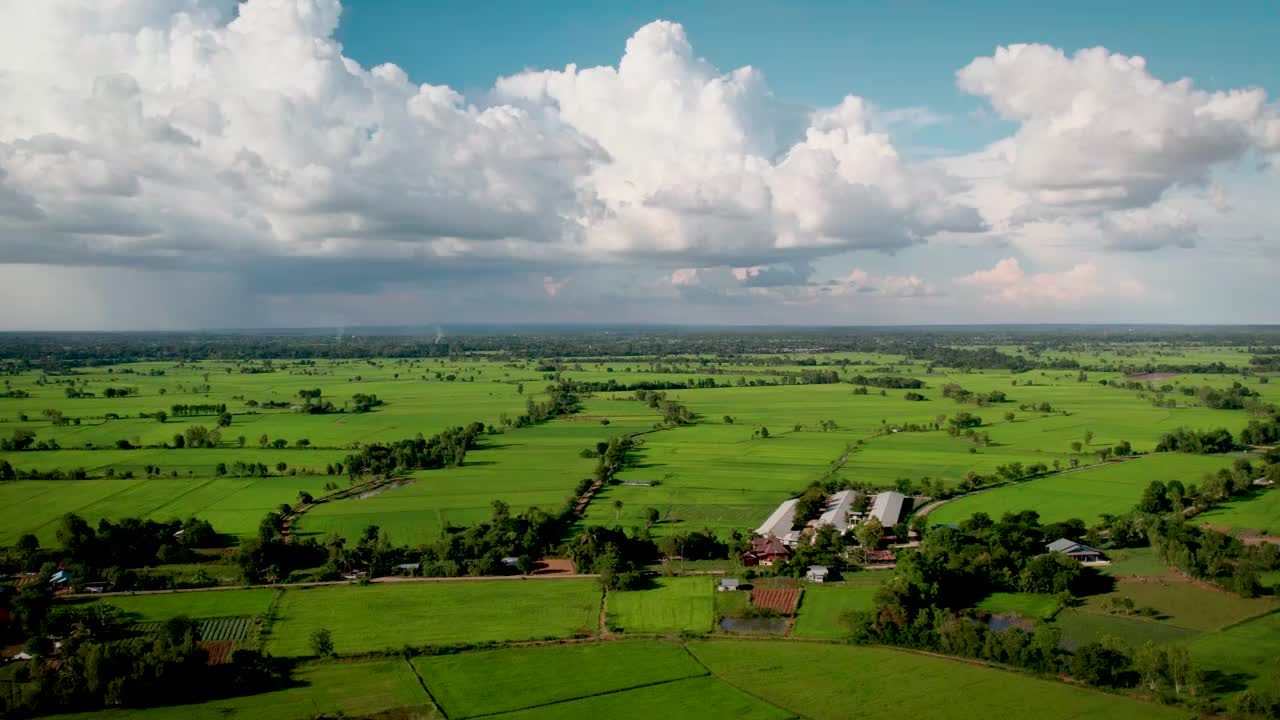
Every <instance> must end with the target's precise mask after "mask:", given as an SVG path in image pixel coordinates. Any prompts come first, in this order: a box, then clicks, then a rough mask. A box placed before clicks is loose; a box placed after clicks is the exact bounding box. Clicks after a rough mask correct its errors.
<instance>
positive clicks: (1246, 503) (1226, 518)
mask: <svg viewBox="0 0 1280 720" xmlns="http://www.w3.org/2000/svg"><path fill="white" fill-rule="evenodd" d="M1196 519H1197V520H1199V521H1203V522H1206V523H1209V524H1211V525H1219V526H1224V527H1228V528H1231V529H1233V530H1234V529H1248V530H1257V531H1259V532H1263V533H1266V534H1268V535H1280V489H1277V488H1272V489H1270V490H1262V491H1259V492H1256V493H1254V495H1253V496H1252V497H1242V498H1238V499H1235V500H1229V501H1227V502H1225V503H1223V504H1222V505H1221V506H1219V507H1216V508H1214V509H1212V510H1210V511H1208V512H1206V513H1203V514H1201V515H1199V516H1198V517H1197V518H1196Z"/></svg>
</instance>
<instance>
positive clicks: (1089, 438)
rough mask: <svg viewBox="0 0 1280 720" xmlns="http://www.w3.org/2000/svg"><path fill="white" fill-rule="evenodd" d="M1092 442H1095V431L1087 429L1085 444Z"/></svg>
mask: <svg viewBox="0 0 1280 720" xmlns="http://www.w3.org/2000/svg"><path fill="white" fill-rule="evenodd" d="M1091 443H1093V431H1092V430H1085V431H1084V444H1085V445H1089V444H1091Z"/></svg>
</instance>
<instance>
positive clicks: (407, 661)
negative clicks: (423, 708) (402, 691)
mask: <svg viewBox="0 0 1280 720" xmlns="http://www.w3.org/2000/svg"><path fill="white" fill-rule="evenodd" d="M400 660H401V661H402V662H404V664H405V665H408V666H409V671H410V672H412V673H413V676H414V677H416V678H418V685H420V686H422V692H424V693H426V694H427V700H428V701H429V702H430V703H431V707H432V708H433V709H434V710H435V711H436V712H437V713H439V714H440V717H441V718H443V720H449V713H447V712H445V711H444V707H443V706H442V705H441V704H440V703H439V702H437V701H436V696H435V695H433V694H432V693H431V688H429V687H427V681H426V680H425V679H424V678H423V677H422V673H420V672H418V666H416V665H414V664H413V660H410V659H409V658H407V657H404V656H403V655H401V656H400Z"/></svg>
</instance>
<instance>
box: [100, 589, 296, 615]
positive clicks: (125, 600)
mask: <svg viewBox="0 0 1280 720" xmlns="http://www.w3.org/2000/svg"><path fill="white" fill-rule="evenodd" d="M280 592H281V591H280V590H270V589H267V588H263V589H261V590H217V591H208V592H177V593H156V594H153V595H116V596H112V597H108V598H102V599H101V600H93V601H91V602H93V603H95V604H102V605H111V606H113V607H116V608H119V609H120V611H121V612H122V613H124V615H125V617H126V618H127V619H129V620H132V621H133V622H164V621H165V620H169V619H171V618H175V617H178V616H180V615H185V616H187V617H191V618H210V617H231V616H238V615H251V616H255V617H256V616H260V615H264V614H265V613H266V612H267V610H268V609H269V608H270V607H271V602H272V600H274V599H275V598H276V596H277V595H278V594H279V593H280Z"/></svg>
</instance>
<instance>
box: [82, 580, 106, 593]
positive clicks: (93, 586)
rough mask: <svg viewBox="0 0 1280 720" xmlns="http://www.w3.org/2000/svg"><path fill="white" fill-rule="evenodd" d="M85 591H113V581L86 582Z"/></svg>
mask: <svg viewBox="0 0 1280 720" xmlns="http://www.w3.org/2000/svg"><path fill="white" fill-rule="evenodd" d="M84 591H85V592H91V593H104V592H111V583H109V582H91V583H85V584H84Z"/></svg>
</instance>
